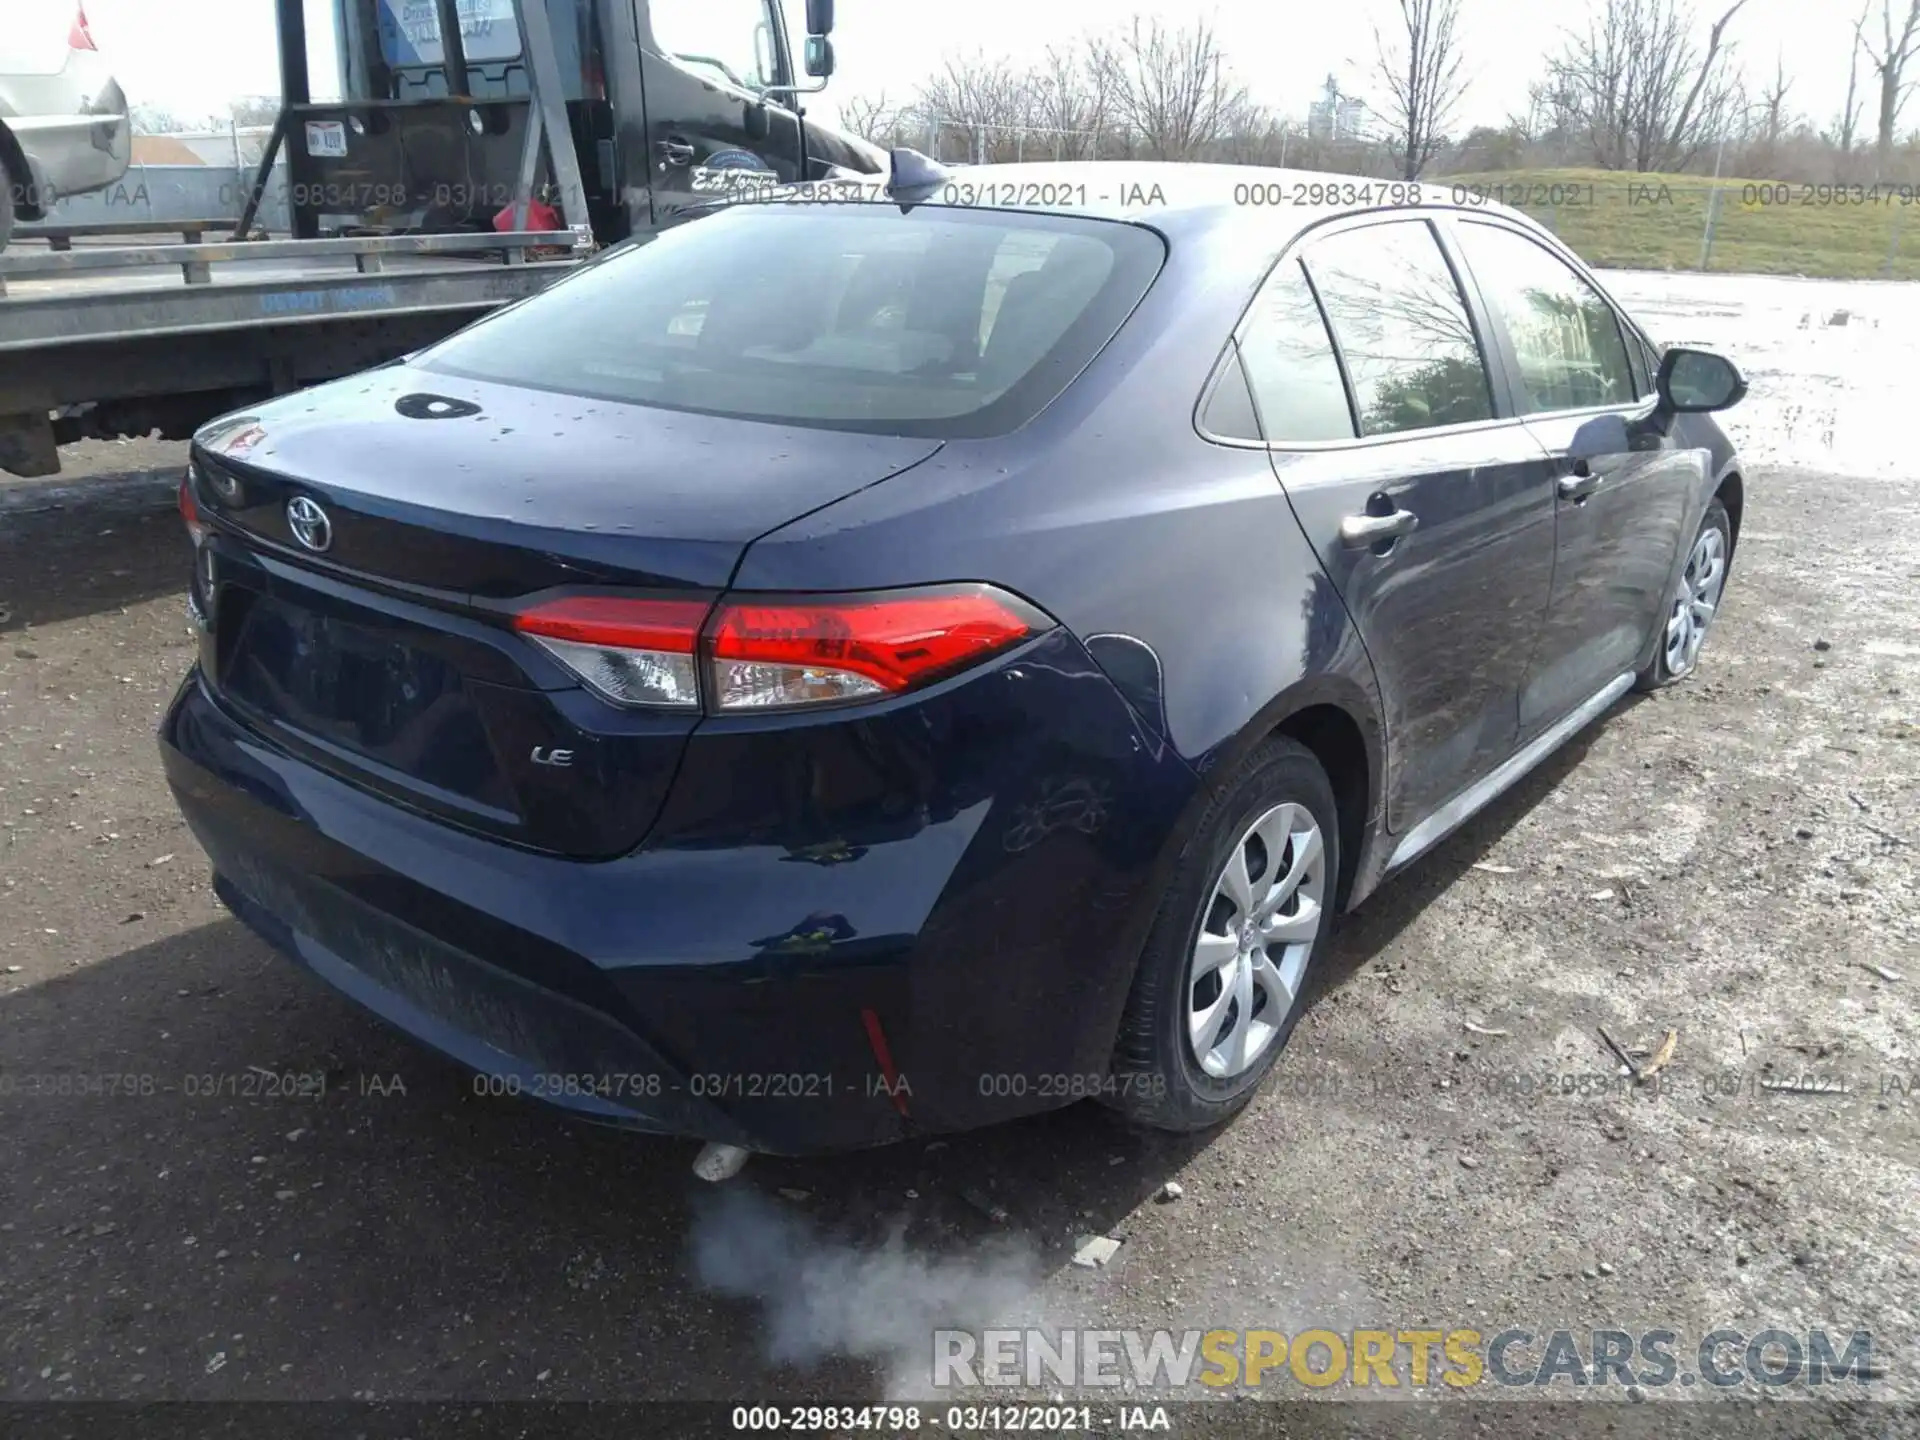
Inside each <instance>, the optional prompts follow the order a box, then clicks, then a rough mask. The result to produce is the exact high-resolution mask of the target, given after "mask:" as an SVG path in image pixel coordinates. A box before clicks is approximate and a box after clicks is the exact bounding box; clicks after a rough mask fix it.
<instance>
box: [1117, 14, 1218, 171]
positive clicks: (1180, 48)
mask: <svg viewBox="0 0 1920 1440" xmlns="http://www.w3.org/2000/svg"><path fill="white" fill-rule="evenodd" d="M1087 48H1088V63H1089V64H1090V66H1091V67H1092V69H1093V70H1094V72H1095V73H1096V74H1098V75H1100V76H1101V77H1102V83H1103V84H1104V86H1105V88H1106V91H1107V93H1108V95H1109V96H1110V97H1111V104H1112V109H1113V115H1114V118H1115V119H1116V120H1117V121H1119V122H1120V124H1121V125H1122V126H1124V127H1125V128H1126V130H1127V132H1128V134H1129V135H1130V136H1131V137H1133V138H1135V139H1137V140H1138V142H1139V144H1140V145H1141V147H1142V148H1143V149H1144V150H1145V151H1146V153H1147V155H1148V156H1150V157H1151V158H1153V159H1156V160H1191V159H1195V158H1197V157H1198V155H1199V153H1200V152H1201V151H1202V150H1203V149H1205V148H1206V147H1208V146H1210V145H1212V144H1213V143H1214V142H1216V141H1218V140H1220V139H1222V138H1224V137H1225V135H1226V133H1227V128H1228V126H1229V124H1230V123H1231V121H1232V120H1233V119H1235V118H1236V117H1237V116H1239V115H1241V114H1243V113H1244V112H1245V109H1246V103H1247V91H1246V87H1245V86H1244V85H1241V84H1240V83H1239V82H1238V81H1236V80H1235V79H1234V78H1233V74H1232V71H1231V70H1230V68H1229V67H1228V65H1227V60H1226V56H1225V54H1224V53H1223V52H1222V51H1221V49H1220V44H1219V40H1218V39H1217V37H1216V36H1215V35H1214V31H1213V26H1212V25H1211V24H1209V23H1208V22H1206V21H1204V20H1202V21H1200V22H1198V23H1196V24H1195V25H1193V26H1192V27H1191V28H1188V27H1185V26H1183V27H1181V28H1180V29H1177V30H1170V29H1168V28H1166V27H1165V26H1164V25H1162V24H1161V23H1160V22H1159V21H1158V20H1153V19H1142V18H1141V17H1139V16H1137V15H1136V16H1135V17H1134V19H1133V23H1132V24H1131V25H1130V26H1129V27H1128V28H1127V29H1126V30H1124V31H1122V32H1121V33H1120V34H1119V35H1118V36H1116V37H1114V38H1112V39H1110V40H1101V39H1097V40H1093V41H1089V42H1088V47H1087Z"/></svg>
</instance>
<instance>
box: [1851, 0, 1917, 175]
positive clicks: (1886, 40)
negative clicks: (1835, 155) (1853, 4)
mask: <svg viewBox="0 0 1920 1440" xmlns="http://www.w3.org/2000/svg"><path fill="white" fill-rule="evenodd" d="M1860 19H1861V24H1860V25H1859V26H1857V27H1855V33H1856V34H1857V35H1858V36H1859V38H1860V46H1861V48H1862V49H1863V50H1865V51H1866V55H1867V61H1868V63H1869V64H1871V65H1872V66H1873V73H1874V74H1875V75H1876V76H1878V77H1879V80H1880V110H1879V129H1878V131H1877V132H1876V135H1877V138H1876V140H1875V142H1874V151H1873V160H1874V166H1875V173H1876V174H1884V173H1885V172H1886V169H1887V160H1888V158H1889V157H1890V156H1891V155H1892V154H1893V127H1894V125H1895V123H1896V122H1897V121H1898V120H1899V118H1900V107H1901V106H1902V105H1903V104H1905V103H1906V99H1907V92H1908V91H1909V90H1911V89H1912V88H1913V85H1912V82H1910V81H1909V80H1908V79H1907V62H1908V61H1910V60H1912V59H1913V56H1914V52H1915V50H1917V49H1920V0H1908V3H1907V15H1906V19H1905V20H1904V21H1903V22H1902V23H1901V26H1900V29H1899V32H1898V33H1897V34H1896V33H1895V31H1894V28H1893V0H1880V43H1879V45H1878V47H1876V46H1875V45H1874V43H1873V41H1871V40H1869V39H1867V34H1866V24H1865V22H1866V14H1865V12H1864V11H1863V12H1862V13H1861V16H1860Z"/></svg>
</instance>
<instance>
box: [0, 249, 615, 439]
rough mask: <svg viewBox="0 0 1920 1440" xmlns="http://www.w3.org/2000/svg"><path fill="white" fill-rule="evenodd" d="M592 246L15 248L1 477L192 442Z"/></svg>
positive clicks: (5, 304)
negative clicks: (126, 444) (138, 445)
mask: <svg viewBox="0 0 1920 1440" xmlns="http://www.w3.org/2000/svg"><path fill="white" fill-rule="evenodd" d="M577 242H578V237H577V236H576V235H575V234H574V233H573V232H571V231H518V232H513V233H506V234H492V235H461V234H453V235H392V236H358V237H347V238H340V239H330V240H264V241H258V240H256V241H234V242H227V243H214V244H207V243H203V244H199V245H140V246H130V245H121V246H111V247H76V248H73V249H69V250H65V251H60V250H44V251H39V252H37V253H36V252H35V251H33V250H30V249H26V250H20V251H9V252H8V253H7V254H6V255H5V256H0V284H4V288H5V294H4V296H0V469H6V470H10V471H13V472H14V473H15V474H21V475H50V474H53V473H55V472H56V471H57V470H58V468H59V455H58V451H57V449H56V448H55V447H56V446H57V445H59V444H63V443H67V442H69V441H72V440H77V439H81V438H83V437H86V436H89V435H124V434H144V433H147V432H148V431H151V430H159V431H161V432H162V433H168V432H174V433H177V432H178V431H179V430H180V429H181V428H182V427H183V426H185V427H186V428H191V426H192V425H194V424H197V423H199V422H200V421H202V420H205V419H207V418H209V417H210V416H211V415H214V414H217V413H219V412H220V411H221V410H224V409H227V408H231V406H232V405H233V404H236V403H244V397H246V396H248V395H255V394H258V395H272V394H280V393H284V392H285V391H288V390H293V389H298V388H300V387H301V386H304V385H310V384H314V383H316V382H318V381H321V380H327V379H331V378H334V377H336V376H339V375H345V374H350V373H351V372H353V371H355V370H359V369H364V368H365V367H366V366H368V365H375V364H378V363H380V362H381V361H383V360H387V359H391V358H392V357H394V356H396V355H403V354H406V353H407V352H408V351H410V350H415V349H418V348H420V347H421V346H423V345H427V344H431V343H432V342H433V341H435V340H438V339H440V338H441V337H443V336H445V335H447V334H450V333H451V332H452V331H454V330H456V329H458V328H459V327H460V326H462V325H465V324H467V323H468V322H469V321H471V320H474V319H477V318H478V317H479V316H481V315H484V314H485V313H486V312H487V311H489V310H492V309H494V308H496V307H497V306H499V305H502V304H505V303H507V302H509V301H513V300H519V299H522V298H524V297H525V296H528V295H532V294H534V293H535V292H536V291H538V290H540V289H542V288H544V287H545V286H546V285H548V284H550V283H551V282H552V281H553V280H554V279H555V278H557V277H558V276H560V275H563V274H565V273H566V272H567V271H569V270H570V269H572V268H573V266H574V265H575V264H576V263H578V262H577V259H576V258H575V257H576V253H577V252H576V246H577ZM530 252H540V253H541V254H553V253H556V252H557V254H558V255H559V256H561V257H562V258H558V259H549V258H528V257H529V253H530ZM509 262H511V263H509Z"/></svg>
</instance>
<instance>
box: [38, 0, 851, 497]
mask: <svg viewBox="0 0 1920 1440" xmlns="http://www.w3.org/2000/svg"><path fill="white" fill-rule="evenodd" d="M271 3H272V4H273V5H274V6H275V13H276V21H277V24H278V36H279V49H280V72H281V96H282V104H281V111H280V115H279V118H278V120H277V121H276V123H275V125H274V129H273V134H272V137H271V139H270V140H269V142H268V146H267V150H266V153H265V155H263V156H262V158H261V161H260V164H259V167H258V170H257V173H256V175H255V178H254V182H253V185H252V187H251V194H250V198H249V200H248V201H247V203H246V205H245V207H244V208H243V209H242V211H241V213H240V214H239V215H238V216H237V217H235V218H234V219H233V220H231V221H219V220H213V219H204V218H203V219H199V220H189V221H172V222H154V223H152V224H149V223H148V222H145V221H142V222H138V223H137V224H132V225H128V224H119V223H107V224H100V223H93V224H84V223H83V224H65V225H63V224H61V223H60V222H59V221H58V220H57V219H55V220H50V221H46V222H44V223H41V224H37V225H29V226H24V227H22V229H21V230H20V232H19V241H20V243H18V244H15V245H13V246H11V247H9V248H8V249H6V250H4V251H0V470H8V471H12V472H13V473H15V474H17V475H28V476H31V475H51V474H54V473H57V471H58V470H59V465H60V455H59V448H58V447H59V446H60V445H62V444H65V443H68V442H69V441H73V440H79V439H84V438H88V437H96V436H97V437H115V436H122V435H145V434H149V433H152V432H154V431H158V432H159V433H160V434H161V435H163V436H167V437H172V438H184V437H185V436H187V435H190V434H191V433H192V432H193V430H194V429H195V428H196V427H197V426H198V425H200V424H202V423H204V422H205V421H206V420H209V419H211V418H213V417H214V416H216V415H219V414H221V413H223V412H225V411H227V410H231V409H235V408H238V407H241V406H244V405H246V404H249V403H253V402H254V401H255V400H257V399H261V398H265V397H267V396H270V395H275V394H282V393H285V392H286V391H288V390H293V389H298V388H300V387H302V386H305V385H310V384H315V383H317V382H320V381H323V380H329V379H333V378H336V377H338V376H341V375H346V374H351V373H352V372H354V371H356V370H361V369H365V368H366V367H368V366H371V365H376V364H379V363H381V362H383V361H386V360H390V359H393V358H395V357H397V356H400V355H404V354H407V353H409V352H410V351H413V350H416V349H419V348H420V347H422V346H424V345H428V344H431V343H432V342H434V341H436V340H439V339H441V338H443V337H444V336H446V335H447V334H450V333H451V332H452V331H454V330H456V329H458V328H460V327H461V326H463V325H465V324H467V323H469V322H470V321H472V320H474V319H477V318H478V317H480V316H481V315H484V314H486V313H487V312H488V311H490V310H492V309H494V308H496V307H497V306H500V305H502V304H506V303H508V302H511V301H514V300H519V299H523V298H525V297H526V296H529V295H532V294H534V293H535V292H536V291H538V290H540V289H542V288H544V287H545V286H547V285H549V284H551V283H553V282H554V281H555V280H556V279H557V278H559V277H561V276H563V275H565V274H567V273H569V272H570V271H571V270H572V269H573V268H574V266H576V265H577V264H579V263H581V262H582V261H583V260H584V259H585V258H586V257H588V256H590V255H591V254H592V253H593V252H594V251H596V250H597V249H599V248H601V247H602V246H608V245H613V244H617V243H620V242H623V241H630V240H631V241H639V240H644V239H646V238H648V237H650V236H651V235H653V234H655V233H657V232H658V231H659V230H660V229H662V228H665V227H666V226H668V225H672V224H675V223H679V222H680V221H681V220H684V219H685V218H687V217H688V216H691V215H693V214H697V213H699V212H700V211H701V210H702V209H703V208H704V207H705V206H706V205H707V204H708V202H710V201H711V200H712V199H714V198H715V193H716V192H718V191H724V190H726V189H727V188H729V186H730V185H731V184H733V183H736V182H739V181H742V180H746V181H749V182H752V183H766V182H789V181H795V180H801V179H813V178H823V177H825V176H826V175H828V174H831V173H835V172H839V171H845V170H850V169H851V170H860V171H866V172H871V171H874V170H877V169H879V168H881V166H882V165H883V164H884V160H885V156H884V155H883V154H882V153H881V152H879V151H878V150H877V149H876V148H875V147H872V146H868V145H866V144H865V143H864V142H860V141H856V140H853V139H852V138H850V137H847V136H843V135H838V134H836V133H835V132H833V131H830V130H826V129H824V128H822V127H819V126H816V125H815V124H814V123H813V122H811V121H808V120H807V119H806V118H805V112H804V110H803V109H802V108H801V107H800V105H799V103H798V100H799V97H801V96H804V95H807V94H811V93H813V92H814V91H817V90H818V89H820V88H821V86H823V85H824V84H825V81H826V77H827V76H829V75H830V74H831V73H832V70H833V54H832V46H831V43H830V41H829V40H828V39H827V32H828V31H830V30H831V29H832V27H833V5H832V0H805V4H806V10H807V28H808V40H807V46H806V72H807V74H809V75H810V76H812V77H814V80H815V81H817V82H818V83H810V84H805V85H802V84H799V83H796V81H795V67H794V65H793V60H792V57H791V56H790V55H789V53H788V46H787V41H786V31H785V20H784V16H783V12H782V8H781V3H780V0H754V4H755V6H756V7H757V10H758V14H759V16H760V18H759V19H758V20H757V21H756V22H755V23H754V24H752V25H749V26H746V27H745V28H743V29H742V30H741V31H740V33H739V34H738V35H732V34H731V33H730V32H727V31H726V29H725V25H724V24H723V25H722V26H721V28H720V31H719V32H717V38H716V39H714V40H713V41H711V42H709V41H708V40H707V39H705V38H702V39H701V41H700V43H699V44H698V45H697V46H696V47H694V49H693V50H688V51H682V50H677V49H675V44H676V41H675V39H674V35H673V33H672V32H673V26H674V25H683V24H684V23H685V22H686V16H687V15H688V14H691V13H703V12H689V11H687V10H686V9H685V8H684V6H683V7H679V8H677V9H674V10H673V14H672V15H671V16H667V15H658V16H657V15H656V14H655V12H654V5H655V4H657V3H659V0H432V4H431V7H430V10H428V11H422V10H421V9H420V7H419V6H418V5H417V4H414V3H410V0H334V3H335V21H336V29H337V33H338V34H339V36H341V37H342V39H343V42H344V43H343V45H342V47H341V65H342V76H341V78H342V87H341V88H342V93H343V94H344V95H345V96H346V98H345V99H342V100H338V101H315V100H313V99H312V95H311V86H310V81H309V76H308V73H307V52H306V31H305V23H306V22H305V13H304V7H303V3H302V0H271ZM396 6H399V8H398V9H396V8H395V7H396ZM738 13H740V14H743V15H751V14H752V13H753V12H752V11H751V10H745V11H740V12H738ZM423 16H424V19H423ZM503 17H504V18H503ZM669 21H671V22H672V23H669ZM656 22H657V23H656ZM701 23H702V25H706V24H707V23H708V22H707V21H704V20H703V21H702V22H701ZM728 23H731V22H728ZM496 24H497V25H498V26H499V27H501V28H494V27H496ZM713 33H715V32H712V31H711V28H710V27H709V29H707V30H702V31H701V32H700V34H701V36H702V37H705V36H708V35H709V34H713ZM557 36H559V37H560V38H562V39H564V40H565V42H566V44H565V46H564V47H563V46H562V45H561V44H559V43H557V39H556V37H557ZM443 39H444V43H442V42H443ZM469 39H471V40H473V41H474V42H475V43H474V45H473V46H472V47H471V49H472V54H471V56H470V55H469V46H468V43H467V42H468V40H469ZM734 40H738V41H739V42H740V45H741V47H742V48H740V49H736V50H735V51H733V52H732V53H731V59H732V64H729V63H727V58H726V57H715V56H713V55H712V54H710V53H708V51H709V49H711V48H719V45H720V42H728V43H731V42H732V41H734ZM482 42H484V43H482ZM678 43H681V44H685V43H687V42H686V41H685V40H684V39H682V40H681V41H680V42H678ZM696 51H697V53H696ZM743 55H746V56H751V57H752V63H751V66H749V64H748V61H747V60H746V59H743V58H742V56H743ZM282 162H283V163H284V164H285V166H286V172H287V179H288V182H289V184H288V190H289V212H290V214H291V217H292V224H293V228H294V235H293V237H292V238H289V239H260V238H256V235H257V231H256V227H255V224H254V221H255V217H256V215H257V214H258V206H259V202H260V199H261V197H262V195H263V194H264V193H265V191H266V187H267V185H268V183H269V180H270V177H271V176H272V174H273V172H274V167H275V165H276V163H282ZM542 196H545V197H547V199H550V200H551V202H552V203H551V204H548V203H547V200H543V199H542V198H541V197H542ZM556 220H557V221H558V222H559V226H561V227H564V228H556V227H555V225H554V222H555V221H556ZM541 225H545V226H546V227H547V228H540V226H541ZM495 226H505V227H507V228H506V229H504V230H497V229H495V228H493V227H495ZM221 228H224V229H227V230H228V231H229V232H230V234H231V236H232V237H233V238H226V239H210V238H208V237H209V236H210V235H212V234H213V233H214V232H215V231H216V230H217V229H221ZM143 232H150V234H151V235H153V236H159V237H161V238H162V239H163V240H170V239H171V237H172V236H173V235H180V236H182V237H183V238H185V239H186V240H187V241H189V242H194V243H185V244H177V243H151V239H150V237H149V234H148V233H143Z"/></svg>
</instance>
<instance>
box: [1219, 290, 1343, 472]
mask: <svg viewBox="0 0 1920 1440" xmlns="http://www.w3.org/2000/svg"><path fill="white" fill-rule="evenodd" d="M1240 356H1241V360H1242V361H1243V363H1244V364H1245V365H1246V367H1247V383H1248V384H1249V385H1250V386H1252V387H1253V400H1254V404H1255V405H1256V406H1257V407H1258V408H1259V411H1260V424H1261V427H1262V428H1263V429H1264V430H1265V431H1266V436H1267V439H1268V440H1270V441H1272V442H1273V443H1275V444H1284V443H1286V442H1287V441H1289V440H1296V441H1297V440H1351V439H1352V438H1353V412H1352V411H1351V410H1350V409H1349V408H1348V406H1347V387H1346V383H1345V382H1344V381H1343V380H1342V379H1341V378H1340V362H1339V360H1338V359H1336V358H1335V356H1334V353H1333V341H1332V340H1330V339H1329V338H1328V336H1327V324H1326V321H1325V319H1324V318H1322V316H1321V314H1320V303H1319V302H1318V301H1317V300H1315V299H1314V298H1313V287H1312V286H1310V285H1308V284H1307V276H1306V272H1305V271H1304V270H1302V269H1301V268H1300V262H1299V261H1297V260H1288V261H1286V262H1285V263H1283V264H1282V265H1280V266H1279V267H1278V268H1277V269H1276V270H1275V271H1274V272H1273V274H1272V275H1271V276H1270V277H1269V278H1268V280H1267V283H1266V284H1265V285H1264V286H1263V287H1262V288H1261V290H1260V294H1259V296H1258V297H1257V298H1256V299H1255V300H1254V302H1253V309H1252V311H1251V320H1250V322H1249V324H1248V326H1247V332H1246V336H1245V338H1244V339H1243V340H1242V341H1241V345H1240Z"/></svg>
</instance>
